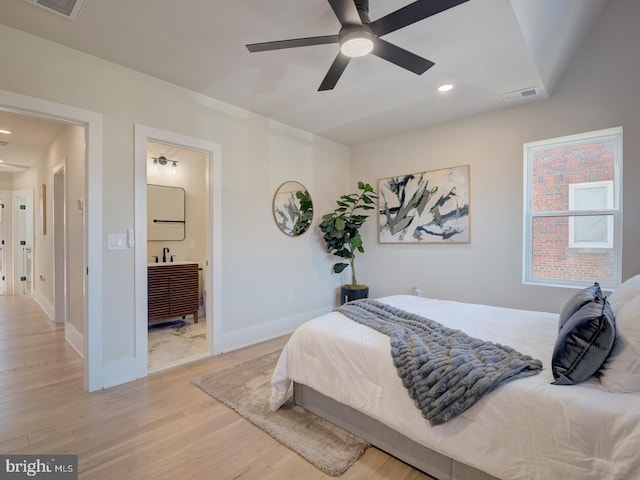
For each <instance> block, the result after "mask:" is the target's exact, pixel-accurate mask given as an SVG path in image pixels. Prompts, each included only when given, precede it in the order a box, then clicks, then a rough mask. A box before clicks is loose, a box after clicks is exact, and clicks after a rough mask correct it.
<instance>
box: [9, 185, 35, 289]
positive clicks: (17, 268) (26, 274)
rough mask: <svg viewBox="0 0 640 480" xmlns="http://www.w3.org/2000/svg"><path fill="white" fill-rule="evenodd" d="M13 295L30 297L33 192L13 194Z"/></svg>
mask: <svg viewBox="0 0 640 480" xmlns="http://www.w3.org/2000/svg"><path fill="white" fill-rule="evenodd" d="M12 204H13V252H14V255H13V293H14V295H30V294H31V286H32V280H33V279H32V276H33V274H32V270H33V192H31V191H30V190H17V191H15V192H13V201H12Z"/></svg>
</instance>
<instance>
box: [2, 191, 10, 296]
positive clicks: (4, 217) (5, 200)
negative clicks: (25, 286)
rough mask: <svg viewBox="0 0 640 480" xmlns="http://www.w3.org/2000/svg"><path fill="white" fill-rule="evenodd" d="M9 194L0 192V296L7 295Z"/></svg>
mask: <svg viewBox="0 0 640 480" xmlns="http://www.w3.org/2000/svg"><path fill="white" fill-rule="evenodd" d="M8 198H9V192H6V191H0V295H6V294H7V276H8V275H9V270H8V268H7V245H6V244H5V243H6V239H7V232H8V215H7V213H8V211H9V209H8V206H9V203H8Z"/></svg>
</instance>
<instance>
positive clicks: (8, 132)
mask: <svg viewBox="0 0 640 480" xmlns="http://www.w3.org/2000/svg"><path fill="white" fill-rule="evenodd" d="M0 133H6V134H7V135H11V132H10V131H9V130H2V129H0Z"/></svg>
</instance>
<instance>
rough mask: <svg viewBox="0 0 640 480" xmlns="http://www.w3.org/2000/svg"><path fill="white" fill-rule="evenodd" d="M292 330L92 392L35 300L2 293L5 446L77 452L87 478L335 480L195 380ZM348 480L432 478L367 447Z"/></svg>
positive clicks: (270, 347)
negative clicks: (197, 385) (217, 354)
mask: <svg viewBox="0 0 640 480" xmlns="http://www.w3.org/2000/svg"><path fill="white" fill-rule="evenodd" d="M285 340H286V338H280V339H276V340H272V341H269V342H265V343H262V344H260V345H256V346H253V347H250V348H246V349H243V350H239V351H236V352H231V353H228V354H223V355H220V356H217V357H215V358H209V359H206V360H200V361H198V362H194V363H190V364H188V365H184V366H180V367H176V368H173V369H171V370H165V371H162V372H159V373H155V374H152V375H150V376H148V377H147V378H144V379H140V380H137V381H134V382H130V383H127V384H125V385H120V386H116V387H113V388H109V389H107V390H103V391H100V392H95V393H87V392H85V391H84V390H83V364H82V360H81V359H80V358H79V357H78V356H77V354H76V353H75V352H74V350H73V349H72V348H71V347H70V346H69V345H68V344H67V343H66V342H65V341H64V330H63V328H62V327H61V326H59V325H54V324H52V323H51V322H50V321H49V320H48V318H47V317H46V316H45V315H44V314H43V312H42V311H41V310H40V309H39V307H38V306H37V305H36V304H35V302H33V301H32V300H30V299H28V298H25V297H9V296H7V297H2V296H0V453H3V454H11V453H15V454H38V455H40V454H47V453H51V454H74V455H78V467H79V478H80V479H108V480H115V479H117V480H132V479H136V480H138V479H145V480H147V479H155V478H158V479H164V478H167V479H180V480H185V479H199V480H201V479H215V480H225V479H237V480H254V479H255V480H280V479H287V480H294V479H305V480H316V479H330V478H332V477H329V476H327V475H325V474H323V473H321V472H320V471H318V470H317V469H316V468H315V467H313V466H312V465H311V464H309V463H308V462H307V461H306V460H304V459H303V458H302V457H300V456H298V455H297V454H296V453H294V452H292V451H291V450H289V449H288V448H286V447H284V446H282V445H281V444H280V443H278V442H277V441H276V440H274V439H272V438H271V437H270V436H269V435H267V434H266V433H264V432H263V431H262V430H260V429H258V428H256V427H254V426H253V425H252V424H250V423H249V422H247V421H246V420H244V419H243V418H242V417H240V416H239V415H238V414H236V413H235V412H234V411H233V410H231V409H229V408H227V407H226V406H224V405H222V404H221V403H219V402H217V401H216V400H214V399H212V398H211V397H209V396H208V395H207V394H205V393H204V392H202V391H201V390H200V389H199V388H197V387H194V386H193V385H191V379H192V378H194V377H196V376H198V375H202V374H204V373H207V372H211V371H215V370H220V369H223V368H226V367H229V366H231V365H235V364H238V363H241V362H244V361H246V360H248V359H251V358H254V357H257V356H260V355H262V354H265V353H268V352H272V351H275V350H277V349H279V348H281V347H282V345H283V344H284V342H285ZM341 478H342V479H343V480H367V479H371V480H382V479H394V480H429V479H430V477H428V476H426V475H424V474H422V473H420V472H419V471H417V470H414V469H413V468H411V467H409V466H407V465H405V464H404V463H402V462H400V461H398V460H396V459H394V458H392V457H389V456H388V455H386V454H385V453H383V452H381V451H379V450H377V449H375V448H370V449H368V450H367V452H366V453H365V455H364V456H363V457H362V458H361V459H360V460H359V461H358V462H357V463H356V464H355V465H354V466H353V467H351V469H349V470H348V471H347V473H346V474H344V475H343V476H342V477H341Z"/></svg>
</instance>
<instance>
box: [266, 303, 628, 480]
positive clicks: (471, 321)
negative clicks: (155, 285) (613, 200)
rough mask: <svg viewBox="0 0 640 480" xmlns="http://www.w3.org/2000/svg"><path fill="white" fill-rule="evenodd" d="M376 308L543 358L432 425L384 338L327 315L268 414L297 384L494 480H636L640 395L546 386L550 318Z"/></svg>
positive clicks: (443, 306) (290, 356) (297, 336)
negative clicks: (538, 366)
mask: <svg viewBox="0 0 640 480" xmlns="http://www.w3.org/2000/svg"><path fill="white" fill-rule="evenodd" d="M379 300H380V301H382V302H385V303H388V304H390V305H393V306H395V307H398V308H401V309H404V310H407V311H409V312H414V313H417V314H419V315H422V316H424V317H427V318H431V319H432V320H435V321H437V322H440V323H442V324H443V325H446V326H448V327H451V328H456V329H460V330H462V331H464V332H466V333H467V334H469V335H471V336H474V337H477V338H481V339H484V340H489V341H492V342H497V343H502V344H504V345H509V346H510V347H513V348H514V349H516V350H518V351H520V352H521V353H524V354H528V355H531V356H532V357H534V358H537V359H540V360H541V361H542V362H543V364H544V369H543V371H542V372H541V373H540V374H538V375H535V376H532V377H528V378H523V379H518V380H514V381H512V382H509V383H507V384H505V385H503V386H501V387H499V388H498V389H497V390H495V391H494V392H491V393H490V394H489V395H487V396H486V397H484V398H483V399H481V400H480V401H479V402H478V403H477V404H475V405H474V406H473V407H471V408H470V409H469V410H467V411H466V412H464V413H463V414H462V415H460V416H459V417H456V418H454V419H453V420H451V421H449V422H447V423H445V424H444V425H439V426H430V425H429V423H428V422H427V420H425V419H424V418H423V417H422V414H421V413H420V411H419V410H418V408H416V406H415V405H414V404H413V401H412V400H411V399H410V398H409V394H408V393H407V390H406V389H405V387H404V386H403V385H402V383H401V381H400V378H399V377H398V375H397V373H396V370H395V367H394V365H393V362H392V359H391V353H390V349H389V337H387V336H385V335H383V334H381V333H378V332H376V331H374V330H372V329H370V328H368V327H365V326H363V325H360V324H358V323H356V322H353V321H351V320H349V319H348V318H347V317H345V316H344V315H342V314H340V313H337V312H331V313H328V314H326V315H323V316H321V317H318V318H315V319H313V320H310V321H308V322H306V323H305V324H303V325H301V326H300V327H299V328H298V329H297V330H296V331H295V332H294V333H293V335H292V336H291V338H290V339H289V341H288V342H287V344H286V345H285V347H284V349H283V351H282V354H281V356H280V359H279V361H278V363H277V365H276V369H275V371H274V374H273V378H272V384H273V388H272V396H271V408H272V409H277V408H278V407H279V406H280V405H281V404H282V403H283V402H284V400H285V398H286V395H287V390H288V388H289V385H290V383H291V381H295V382H298V383H302V384H305V385H308V386H309V387H311V388H313V389H315V390H317V391H318V392H320V393H322V394H324V395H326V396H328V397H331V398H333V399H334V400H337V401H339V402H341V403H343V404H346V405H349V406H351V407H353V408H356V409H358V410H360V411H362V412H363V413H365V414H367V415H369V416H370V417H372V418H375V419H376V420H378V421H380V422H382V423H384V424H386V425H387V426H389V427H391V428H393V429H395V430H397V431H399V432H401V433H403V434H404V435H405V436H407V437H409V438H411V439H412V440H415V441H417V442H419V443H421V444H423V445H425V446H427V447H429V448H431V449H432V450H435V451H437V452H440V453H442V454H444V455H447V456H449V457H451V458H453V459H455V460H458V461H460V462H463V463H465V464H467V465H470V466H472V467H475V468H478V469H480V470H483V471H485V472H487V473H489V474H491V475H493V476H495V477H498V478H502V479H514V480H518V479H521V480H561V479H563V480H564V479H580V480H607V479H609V480H614V479H615V480H623V479H624V480H638V479H640V453H639V452H640V394H637V393H624V394H622V393H610V392H607V391H605V390H604V389H603V388H602V387H601V385H600V382H599V381H598V380H597V379H592V380H590V381H588V382H585V383H582V384H579V385H573V386H557V385H551V382H552V381H553V376H552V373H551V368H550V362H551V354H552V352H553V345H554V342H555V339H556V336H557V332H558V315H557V314H551V313H540V312H532V311H524V310H514V309H507V308H497V307H490V306H485V305H474V304H465V303H459V302H451V301H443V300H432V299H426V298H421V297H415V296H409V295H398V296H392V297H385V298H381V299H379Z"/></svg>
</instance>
